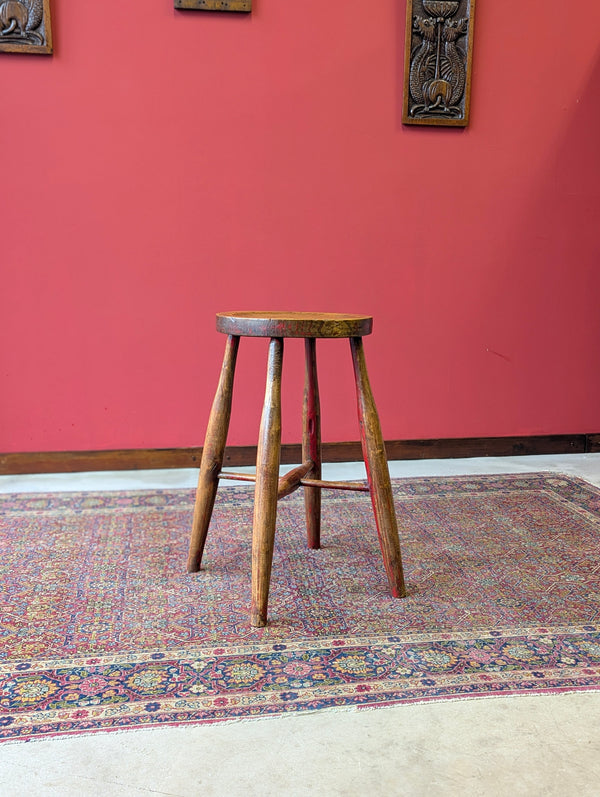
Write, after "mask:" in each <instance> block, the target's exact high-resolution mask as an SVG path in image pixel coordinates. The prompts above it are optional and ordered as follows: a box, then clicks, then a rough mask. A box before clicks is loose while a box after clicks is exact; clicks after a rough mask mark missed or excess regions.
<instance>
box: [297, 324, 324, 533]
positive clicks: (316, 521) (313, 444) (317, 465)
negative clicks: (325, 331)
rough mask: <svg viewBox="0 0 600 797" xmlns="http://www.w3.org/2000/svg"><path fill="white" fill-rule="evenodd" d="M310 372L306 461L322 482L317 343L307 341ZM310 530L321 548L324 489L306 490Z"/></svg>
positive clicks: (306, 400)
mask: <svg viewBox="0 0 600 797" xmlns="http://www.w3.org/2000/svg"><path fill="white" fill-rule="evenodd" d="M304 346H305V354H306V372H305V380H304V410H303V415H302V427H303V433H302V461H303V462H308V461H309V460H310V461H311V462H312V463H313V467H312V469H311V470H310V472H309V473H308V474H307V478H310V479H319V480H320V479H321V410H320V407H319V383H318V381H317V341H316V339H315V338H305V339H304ZM304 506H305V510H306V530H307V537H308V547H309V548H315V549H316V548H320V547H321V488H320V487H305V488H304Z"/></svg>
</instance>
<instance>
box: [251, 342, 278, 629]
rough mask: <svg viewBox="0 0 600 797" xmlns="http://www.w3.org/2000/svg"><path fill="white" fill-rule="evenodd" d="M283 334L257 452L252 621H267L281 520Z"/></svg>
mask: <svg viewBox="0 0 600 797" xmlns="http://www.w3.org/2000/svg"><path fill="white" fill-rule="evenodd" d="M282 363H283V338H271V342H270V344H269V364H268V368H267V387H266V390H265V403H264V407H263V413H262V418H261V422H260V432H259V436H258V451H257V454H256V489H255V492H254V522H253V525H252V607H251V610H250V623H251V625H253V626H257V627H259V628H260V627H262V626H265V625H266V624H267V604H268V600H269V584H270V581H271V565H272V562H273V545H274V543H275V523H276V520H277V486H278V483H279V459H280V451H281V367H282Z"/></svg>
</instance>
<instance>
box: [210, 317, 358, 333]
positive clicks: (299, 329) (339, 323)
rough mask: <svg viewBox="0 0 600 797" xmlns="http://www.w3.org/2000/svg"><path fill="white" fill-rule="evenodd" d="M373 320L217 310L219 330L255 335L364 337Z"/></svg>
mask: <svg viewBox="0 0 600 797" xmlns="http://www.w3.org/2000/svg"><path fill="white" fill-rule="evenodd" d="M372 328H373V319H372V317H371V316H367V315H344V314H343V313H284V312H279V311H278V312H266V311H265V312H260V311H258V312H255V311H252V312H235V313H217V331H218V332H223V333H225V334H226V335H240V336H243V337H251V338H361V337H363V336H364V335H370V334H371V330H372Z"/></svg>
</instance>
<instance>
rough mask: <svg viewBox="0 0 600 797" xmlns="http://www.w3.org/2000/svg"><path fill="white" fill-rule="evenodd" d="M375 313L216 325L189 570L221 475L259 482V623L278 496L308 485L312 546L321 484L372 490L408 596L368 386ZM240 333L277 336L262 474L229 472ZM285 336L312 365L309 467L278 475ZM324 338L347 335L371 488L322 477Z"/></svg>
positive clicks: (400, 592)
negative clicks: (215, 364) (222, 340)
mask: <svg viewBox="0 0 600 797" xmlns="http://www.w3.org/2000/svg"><path fill="white" fill-rule="evenodd" d="M372 326H373V319H372V318H371V317H370V316H359V315H341V314H338V313H283V312H235V313H218V314H217V330H218V331H219V332H222V333H224V334H226V335H227V343H226V346H225V356H224V358H223V367H222V369H221V376H220V379H219V384H218V387H217V392H216V395H215V399H214V402H213V406H212V410H211V413H210V418H209V421H208V427H207V430H206V440H205V442H204V448H203V451H202V461H201V465H200V476H199V479H198V490H197V493H196V504H195V508H194V520H193V526H192V534H191V539H190V548H189V557H188V563H187V569H188V573H195V572H197V571H198V570H200V565H201V562H202V553H203V551H204V544H205V542H206V536H207V533H208V527H209V525H210V519H211V515H212V511H213V507H214V503H215V498H216V495H217V488H218V484H219V479H220V478H226V479H234V480H235V479H238V480H242V481H254V482H256V487H255V493H254V521H253V527H252V529H253V530H252V605H251V612H250V622H251V624H252V625H253V626H258V627H261V626H265V625H266V624H267V603H268V599H269V584H270V580H271V564H272V561H273V545H274V541H275V524H276V519H277V501H278V500H279V499H280V498H283V497H284V496H286V495H289V494H290V493H292V492H293V491H294V490H296V489H298V488H299V487H303V488H304V500H305V508H306V525H307V534H308V545H309V547H310V548H320V527H321V489H322V488H327V489H329V488H330V489H338V490H357V491H362V492H369V493H370V495H371V501H372V503H373V510H374V514H375V521H376V524H377V532H378V535H379V544H380V547H381V553H382V555H383V563H384V566H385V571H386V574H387V578H388V582H389V587H390V591H391V594H392V595H393V596H394V597H398V598H401V597H404V595H405V594H406V589H405V586H404V575H403V570H402V558H401V554H400V542H399V539H398V525H397V521H396V513H395V510H394V500H393V495H392V486H391V482H390V475H389V470H388V464H387V459H386V455H385V448H384V444H383V437H382V434H381V427H380V424H379V417H378V415H377V409H376V407H375V401H374V399H373V394H372V392H371V387H370V384H369V377H368V375H367V367H366V362H365V354H364V348H363V341H362V339H363V336H364V335H369V334H370V333H371V330H372ZM240 337H260V338H270V343H269V357H268V366H267V386H266V391H265V402H264V406H263V412H262V418H261V424H260V432H259V439H258V449H257V456H256V475H255V476H251V475H247V474H235V473H229V472H228V473H222V471H221V469H222V466H223V456H224V453H225V444H226V441H227V431H228V428H229V419H230V417H231V399H232V394H233V377H234V371H235V363H236V358H237V352H238V346H239V342H240ZM284 338H304V345H305V357H306V370H305V387H304V407H303V439H302V460H303V462H302V465H300V466H299V467H297V468H294V469H293V470H291V471H290V472H289V473H287V474H286V475H285V476H283V477H281V478H279V461H280V450H281V369H282V363H283V340H284ZM318 338H348V339H349V341H350V348H351V352H352V362H353V365H354V377H355V380H356V394H357V399H358V417H359V424H360V436H361V443H362V449H363V457H364V461H365V465H366V468H367V476H368V485H369V486H368V487H366V486H365V485H363V484H356V483H352V482H331V481H323V480H322V479H321V423H320V409H319V387H318V381H317V360H316V341H317V339H318Z"/></svg>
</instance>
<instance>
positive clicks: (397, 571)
mask: <svg viewBox="0 0 600 797" xmlns="http://www.w3.org/2000/svg"><path fill="white" fill-rule="evenodd" d="M350 348H351V350H352V362H353V365H354V376H355V380H356V396H357V401H358V418H359V423H360V436H361V442H362V446H363V454H364V460H365V465H366V467H367V477H368V480H369V487H370V492H371V501H372V503H373V511H374V513H375V521H376V524H377V532H378V535H379V544H380V546H381V553H382V554H383V562H384V566H385V570H386V573H387V577H388V582H389V585H390V591H391V593H392V595H393V596H394V597H395V598H402V597H404V595H406V588H405V586H404V573H403V569H402V557H401V555H400V540H399V539H398V524H397V521H396V511H395V509H394V496H393V494H392V484H391V481H390V474H389V470H388V465H387V459H386V456H385V446H384V444H383V437H382V435H381V427H380V425H379V416H378V415H377V409H376V407H375V401H374V399H373V393H372V392H371V385H370V383H369V377H368V374H367V365H366V362H365V353H364V348H363V342H362V338H351V340H350Z"/></svg>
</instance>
